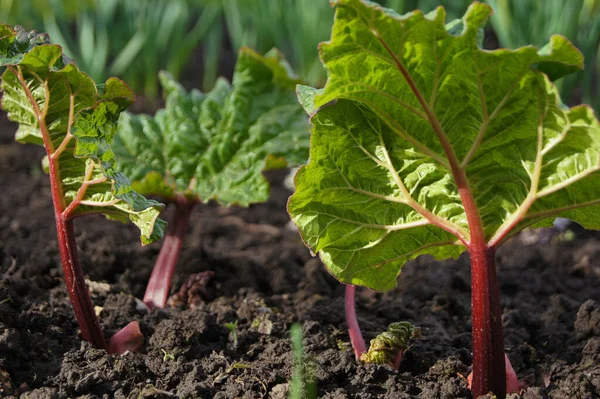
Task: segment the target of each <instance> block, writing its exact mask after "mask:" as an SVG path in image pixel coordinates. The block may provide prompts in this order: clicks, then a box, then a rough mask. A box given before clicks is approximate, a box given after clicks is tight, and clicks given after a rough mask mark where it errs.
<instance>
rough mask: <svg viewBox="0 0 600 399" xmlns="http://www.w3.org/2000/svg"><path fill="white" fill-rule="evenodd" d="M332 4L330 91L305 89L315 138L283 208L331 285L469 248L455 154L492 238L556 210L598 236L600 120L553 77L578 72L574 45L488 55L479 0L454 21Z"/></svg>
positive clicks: (375, 278)
mask: <svg viewBox="0 0 600 399" xmlns="http://www.w3.org/2000/svg"><path fill="white" fill-rule="evenodd" d="M336 4H337V11H336V17H335V22H334V26H333V32H332V38H331V41H330V42H327V43H324V44H322V46H321V58H322V60H323V62H324V64H325V66H326V68H327V71H328V81H327V84H326V86H325V87H324V88H323V89H321V90H316V89H312V88H308V87H300V88H299V90H298V96H299V99H300V102H301V103H302V104H303V106H304V108H305V110H306V111H307V112H308V113H309V114H311V115H313V116H312V119H311V122H312V124H313V130H312V143H311V150H310V162H309V164H308V165H307V166H305V167H304V168H302V169H301V170H300V172H299V173H298V175H297V177H296V189H297V191H296V193H295V194H294V195H293V196H292V198H291V199H290V203H289V211H290V214H291V216H292V218H293V220H294V222H295V223H296V225H297V226H298V227H299V229H300V231H301V233H302V235H303V238H304V240H305V242H306V244H307V245H308V246H309V247H310V248H312V250H313V251H315V252H319V254H320V256H321V258H322V259H323V261H324V263H325V264H326V266H327V267H328V269H329V270H330V271H331V272H332V273H333V274H334V275H335V276H336V277H337V278H339V279H340V280H341V281H343V282H346V283H352V284H358V285H365V286H368V287H371V288H373V289H377V290H387V289H390V288H393V287H394V286H395V284H396V276H397V274H398V273H399V272H400V269H401V267H402V265H403V264H404V263H405V262H406V261H407V260H410V259H413V258H414V257H416V256H417V255H420V254H431V255H434V256H435V257H436V258H446V257H453V256H457V255H458V254H460V253H461V252H462V251H463V250H464V247H463V245H462V243H466V242H468V240H469V226H468V224H467V218H466V215H465V211H464V208H463V204H462V201H461V197H460V195H459V192H458V189H457V185H456V183H455V180H454V177H453V174H452V172H451V159H450V158H451V157H453V161H454V163H455V165H457V167H458V168H459V169H460V170H464V171H465V174H466V178H467V181H468V184H469V186H470V189H471V191H472V193H473V196H474V198H475V202H476V205H477V207H478V208H479V214H480V216H481V219H482V221H483V228H484V231H485V235H486V239H487V240H489V241H490V243H491V244H494V245H496V244H499V243H500V242H502V241H503V240H504V239H505V238H506V237H508V236H509V235H510V234H511V233H512V232H515V231H517V230H519V229H521V228H523V227H525V226H528V225H535V226H545V225H549V224H550V223H551V222H552V220H553V218H554V217H556V216H559V215H560V216H563V217H567V218H570V219H573V220H575V221H577V222H579V223H581V224H582V225H584V226H585V227H588V228H600V206H599V205H597V204H600V174H599V173H598V168H599V162H600V157H599V150H600V131H599V128H598V121H597V119H596V118H595V117H594V115H593V113H592V111H591V110H590V109H589V108H588V107H585V106H580V107H575V108H572V109H566V110H565V109H563V108H562V107H561V106H560V105H559V104H560V99H559V96H558V93H557V91H556V88H555V87H554V86H553V84H552V83H551V82H550V78H549V77H551V78H553V79H556V78H558V77H561V76H562V75H564V74H565V73H570V72H572V71H574V70H576V69H580V68H582V56H581V54H580V53H579V52H578V51H577V49H575V48H574V47H573V46H572V45H571V44H570V43H569V42H568V41H567V40H566V39H564V38H563V37H560V36H554V37H552V38H551V40H550V43H549V45H548V46H546V47H544V48H543V49H541V50H537V49H536V48H534V47H532V46H528V47H523V48H520V49H517V50H505V49H501V50H496V51H484V50H481V49H480V48H479V47H478V34H479V33H478V32H479V31H480V30H481V28H482V27H483V25H484V24H485V22H486V20H487V18H488V17H489V15H490V13H491V10H490V8H489V7H488V6H486V5H484V4H480V3H474V4H473V5H472V6H471V7H470V8H469V10H468V11H467V13H466V15H465V16H464V18H463V19H462V21H461V22H455V23H451V24H448V25H445V13H444V10H443V8H441V7H440V8H438V9H437V10H436V11H434V12H433V13H430V14H428V15H427V16H425V15H423V14H422V13H421V12H419V11H416V12H413V13H410V14H406V15H404V16H399V15H397V14H395V13H394V12H393V11H390V10H386V9H384V8H381V7H379V6H377V5H374V4H373V3H366V2H365V3H363V2H360V1H359V0H339V1H337V2H336ZM447 29H448V30H447ZM542 72H544V73H542ZM546 74H548V75H546ZM418 96H420V97H421V100H422V101H419V97H418ZM436 125H437V129H436ZM436 132H437V134H436ZM440 135H441V137H445V138H447V140H448V142H449V144H450V146H451V148H452V153H448V152H447V151H445V150H444V148H443V146H442V144H441V142H440ZM457 237H459V238H461V239H462V242H461V241H459V240H457Z"/></svg>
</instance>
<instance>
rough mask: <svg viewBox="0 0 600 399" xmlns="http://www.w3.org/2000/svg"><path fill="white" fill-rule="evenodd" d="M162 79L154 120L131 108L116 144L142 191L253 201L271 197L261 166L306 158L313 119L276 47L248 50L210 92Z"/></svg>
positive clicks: (224, 201) (164, 195) (290, 163)
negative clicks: (229, 79) (162, 99)
mask: <svg viewBox="0 0 600 399" xmlns="http://www.w3.org/2000/svg"><path fill="white" fill-rule="evenodd" d="M160 81H161V84H162V86H163V88H164V91H165V94H166V106H165V108H164V109H161V110H159V111H158V112H157V113H156V115H155V116H154V117H150V116H148V115H131V114H128V113H124V114H123V116H122V117H121V120H120V123H119V129H118V137H117V139H116V144H115V148H116V151H117V156H118V158H119V161H120V167H121V168H122V170H123V171H124V172H126V173H127V174H128V175H129V176H131V178H132V179H133V181H134V188H136V190H139V191H140V192H141V193H143V194H148V195H157V196H160V197H162V198H165V199H171V200H172V199H174V198H175V197H176V196H177V195H182V196H185V197H188V199H192V200H202V201H208V200H210V199H214V200H216V201H218V202H219V203H221V204H224V205H229V204H240V205H248V204H249V203H253V202H260V201H265V200H266V199H267V198H268V194H269V184H268V182H267V180H266V179H265V178H264V176H263V175H262V171H264V170H268V169H275V168H282V167H286V166H293V165H298V164H301V163H304V162H306V159H307V158H308V146H309V124H308V118H307V117H306V114H305V113H304V112H303V110H302V108H301V107H300V105H298V101H297V99H296V96H295V93H294V89H295V86H296V84H297V83H298V80H297V79H296V78H295V77H294V76H293V75H292V73H291V72H290V69H289V66H288V65H287V63H286V62H285V61H284V60H283V58H282V56H281V55H280V54H279V53H278V52H277V51H272V52H270V53H268V54H267V55H265V56H264V57H263V56H260V55H258V54H256V53H255V52H253V51H251V50H249V49H242V50H241V52H240V55H239V58H238V62H237V65H236V67H235V72H234V76H233V83H232V84H231V85H229V83H227V82H226V81H225V80H223V79H220V80H218V81H217V84H216V86H215V88H214V89H213V90H212V91H211V92H209V93H207V94H203V93H201V92H199V91H197V90H192V91H191V92H186V91H185V89H184V88H183V87H182V86H181V85H180V84H179V83H177V82H176V81H175V80H174V79H173V78H172V77H171V76H170V75H168V74H166V73H162V74H161V75H160Z"/></svg>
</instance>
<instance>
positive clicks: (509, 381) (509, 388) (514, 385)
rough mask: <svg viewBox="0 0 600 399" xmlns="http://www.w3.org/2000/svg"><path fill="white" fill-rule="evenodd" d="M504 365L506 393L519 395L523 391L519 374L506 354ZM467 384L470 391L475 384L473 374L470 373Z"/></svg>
mask: <svg viewBox="0 0 600 399" xmlns="http://www.w3.org/2000/svg"><path fill="white" fill-rule="evenodd" d="M504 365H505V368H506V370H505V371H506V393H519V391H520V390H521V388H520V386H519V379H518V378H517V373H515V369H514V368H513V366H512V364H510V360H508V356H506V353H505V354H504ZM467 382H468V384H469V389H471V385H472V383H473V373H470V374H469V376H468V377H467Z"/></svg>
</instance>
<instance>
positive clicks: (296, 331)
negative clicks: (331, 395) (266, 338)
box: [289, 324, 317, 399]
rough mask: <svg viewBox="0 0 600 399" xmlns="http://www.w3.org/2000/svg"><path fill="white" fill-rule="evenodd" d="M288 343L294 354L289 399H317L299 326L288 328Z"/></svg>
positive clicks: (294, 325) (315, 387)
mask: <svg viewBox="0 0 600 399" xmlns="http://www.w3.org/2000/svg"><path fill="white" fill-rule="evenodd" d="M290 341H291V342H292V352H293V354H294V373H293V374H292V381H291V382H290V394H289V399H315V398H317V386H316V384H315V382H314V376H313V375H311V373H310V368H309V367H307V360H306V358H305V356H304V346H303V345H302V328H301V327H300V325H299V324H293V325H292V327H291V328H290Z"/></svg>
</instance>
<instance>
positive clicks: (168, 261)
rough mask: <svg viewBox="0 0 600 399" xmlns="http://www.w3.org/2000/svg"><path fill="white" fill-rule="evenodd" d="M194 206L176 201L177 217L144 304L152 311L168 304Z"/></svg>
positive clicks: (158, 261)
mask: <svg viewBox="0 0 600 399" xmlns="http://www.w3.org/2000/svg"><path fill="white" fill-rule="evenodd" d="M194 205H195V202H191V201H189V200H187V199H185V198H183V197H181V198H178V199H177V200H176V201H175V215H174V216H173V219H172V220H171V222H170V223H169V227H168V228H167V234H166V235H165V238H164V239H163V243H162V247H161V248H160V252H159V254H158V258H157V259H156V263H155V264H154V269H152V274H151V275H150V280H149V281H148V286H147V287H146V293H145V294H144V303H145V304H146V306H148V308H149V309H150V310H152V309H154V308H164V307H165V305H166V303H167V299H168V298H169V290H170V288H171V280H172V279H173V273H174V272H175V266H176V265H177V258H179V252H180V251H181V246H182V244H183V241H184V239H185V235H186V233H187V229H188V225H189V222H190V216H191V214H192V209H193V208H194Z"/></svg>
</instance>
